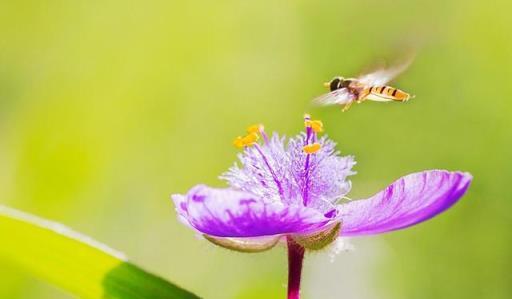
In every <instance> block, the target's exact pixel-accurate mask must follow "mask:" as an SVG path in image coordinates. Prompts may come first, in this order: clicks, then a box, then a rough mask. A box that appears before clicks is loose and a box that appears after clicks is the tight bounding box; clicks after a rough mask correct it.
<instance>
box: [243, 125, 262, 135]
mask: <svg viewBox="0 0 512 299" xmlns="http://www.w3.org/2000/svg"><path fill="white" fill-rule="evenodd" d="M262 130H263V125H262V124H255V125H252V126H249V127H248V128H247V133H249V134H250V133H258V134H259V133H260V132H261V131H262Z"/></svg>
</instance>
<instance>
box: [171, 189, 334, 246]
mask: <svg viewBox="0 0 512 299" xmlns="http://www.w3.org/2000/svg"><path fill="white" fill-rule="evenodd" d="M172 199H173V201H174V204H175V207H176V211H177V212H178V215H179V217H180V220H181V221H182V222H183V223H184V224H186V225H187V226H190V227H192V228H194V229H195V230H196V231H198V232H200V233H202V234H207V235H210V236H215V237H232V238H236V237H260V236H272V235H280V234H293V233H306V232H311V231H315V230H318V229H321V228H323V227H324V226H326V225H329V224H330V223H331V222H332V221H334V218H328V217H325V216H324V215H323V214H322V213H320V212H319V211H317V210H315V209H312V208H308V207H304V206H300V205H286V204H283V203H282V202H274V201H273V202H269V201H265V200H263V199H260V198H258V197H257V196H256V195H254V194H251V193H248V192H243V191H237V190H233V189H216V188H210V187H207V186H204V185H198V186H196V187H194V188H192V189H191V190H190V191H189V192H188V193H187V194H186V195H179V194H176V195H173V196H172Z"/></svg>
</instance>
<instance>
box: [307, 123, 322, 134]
mask: <svg viewBox="0 0 512 299" xmlns="http://www.w3.org/2000/svg"><path fill="white" fill-rule="evenodd" d="M304 126H306V128H311V129H313V131H315V133H320V132H322V131H323V130H324V124H323V123H322V121H321V120H305V121H304Z"/></svg>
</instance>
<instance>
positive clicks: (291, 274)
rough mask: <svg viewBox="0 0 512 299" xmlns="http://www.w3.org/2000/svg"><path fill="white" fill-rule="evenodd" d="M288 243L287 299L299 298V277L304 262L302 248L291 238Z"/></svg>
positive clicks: (288, 238)
mask: <svg viewBox="0 0 512 299" xmlns="http://www.w3.org/2000/svg"><path fill="white" fill-rule="evenodd" d="M287 242H288V299H299V298H300V277H301V273H302V261H303V260H304V247H302V246H300V245H299V244H297V243H296V242H295V241H293V239H292V238H291V237H287Z"/></svg>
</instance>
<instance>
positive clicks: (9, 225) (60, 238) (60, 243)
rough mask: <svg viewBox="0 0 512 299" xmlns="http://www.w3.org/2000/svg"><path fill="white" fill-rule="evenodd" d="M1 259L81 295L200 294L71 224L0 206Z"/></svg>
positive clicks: (118, 298) (92, 298) (94, 297)
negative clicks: (148, 268) (78, 230)
mask: <svg viewBox="0 0 512 299" xmlns="http://www.w3.org/2000/svg"><path fill="white" fill-rule="evenodd" d="M0 238H1V240H2V242H1V245H0V258H4V259H8V260H9V261H11V262H14V263H15V264H17V265H20V266H21V267H23V268H24V269H26V270H28V271H29V272H31V273H33V274H34V275H36V276H38V277H40V278H42V279H44V280H45V281H47V282H49V283H52V284H54V285H56V286H58V287H60V288H62V289H65V290H67V291H69V292H71V293H73V294H75V295H78V296H80V297H81V298H90V299H99V298H108V299H114V298H115V299H124V298H129V299H132V298H133V299H135V298H137V299H143V298H148V299H149V298H151V299H160V298H162V299H163V298H166V299H167V298H168V299H174V298H176V299H178V298H180V299H182V298H186V299H189V298H194V299H197V298H199V297H197V296H196V295H194V294H192V293H189V292H187V291H185V290H183V289H181V288H179V287H177V286H176V285H174V284H172V283H170V282H168V281H165V280H163V279H162V278H160V277H157V276H155V275H153V274H150V273H148V272H146V271H144V270H142V269H141V268H139V267H137V266H135V265H133V264H131V263H130V262H128V261H127V259H126V257H125V256H124V254H122V253H121V252H118V251H115V250H113V249H111V248H109V247H108V246H106V245H104V244H101V243H99V242H97V241H94V240H93V239H91V238H89V237H87V236H84V235H82V234H80V233H77V232H75V231H73V230H71V229H70V228H68V227H66V226H64V225H62V224H59V223H56V222H52V221H48V220H44V219H41V218H39V217H36V216H33V215H30V214H27V213H24V212H21V211H18V210H15V209H12V208H8V207H5V206H1V205H0Z"/></svg>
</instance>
